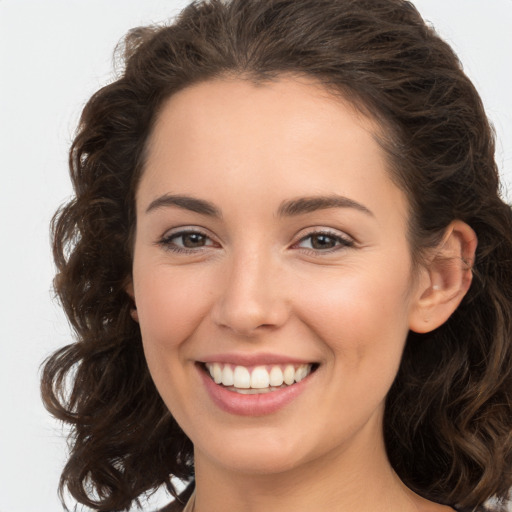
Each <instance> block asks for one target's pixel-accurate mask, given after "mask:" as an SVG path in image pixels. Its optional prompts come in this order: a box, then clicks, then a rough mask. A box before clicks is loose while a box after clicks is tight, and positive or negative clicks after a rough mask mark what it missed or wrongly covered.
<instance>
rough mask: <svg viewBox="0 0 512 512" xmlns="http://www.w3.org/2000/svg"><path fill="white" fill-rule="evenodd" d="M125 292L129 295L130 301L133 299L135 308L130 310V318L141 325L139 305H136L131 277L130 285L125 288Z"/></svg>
mask: <svg viewBox="0 0 512 512" xmlns="http://www.w3.org/2000/svg"><path fill="white" fill-rule="evenodd" d="M124 291H125V292H126V293H127V294H128V295H129V297H130V299H132V302H133V306H132V307H131V308H130V316H131V317H132V319H133V320H134V321H135V322H137V323H139V315H138V313H137V305H136V304H135V293H134V291H133V280H132V278H131V277H130V278H129V281H128V283H127V284H126V285H125V287H124Z"/></svg>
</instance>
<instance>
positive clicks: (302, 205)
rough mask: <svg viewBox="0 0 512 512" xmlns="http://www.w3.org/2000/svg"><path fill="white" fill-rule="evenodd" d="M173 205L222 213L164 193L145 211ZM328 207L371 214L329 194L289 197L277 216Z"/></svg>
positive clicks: (210, 205)
mask: <svg viewBox="0 0 512 512" xmlns="http://www.w3.org/2000/svg"><path fill="white" fill-rule="evenodd" d="M170 206H175V207H178V208H182V209H184V210H189V211H192V212H195V213H199V214H201V215H207V216H209V217H217V218H222V213H221V211H220V210H219V208H217V207H216V206H215V205H214V204H213V203H211V202H210V201H205V200H204V199H197V198H195V197H191V196H184V195H174V194H164V195H163V196H160V197H158V198H157V199H155V200H153V201H152V202H151V203H150V205H149V206H148V207H147V209H146V213H149V212H151V211H153V210H158V209H160V208H165V207H170ZM329 208H353V209H355V210H359V211H361V212H363V213H366V214H367V215H371V216H373V213H372V212H371V211H370V210H369V209H368V208H367V207H366V206H364V205H362V204H361V203H358V202H357V201H354V200H353V199H349V198H348V197H343V196H339V195H329V196H311V197H300V198H298V199H290V200H289V201H285V202H283V203H281V205H280V206H279V209H278V212H277V214H278V216H279V217H292V216H295V215H303V214H305V213H311V212H314V211H317V210H327V209H329Z"/></svg>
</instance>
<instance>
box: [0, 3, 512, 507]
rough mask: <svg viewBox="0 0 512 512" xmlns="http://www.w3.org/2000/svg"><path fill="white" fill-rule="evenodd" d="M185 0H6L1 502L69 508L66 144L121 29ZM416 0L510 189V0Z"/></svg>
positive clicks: (1, 28) (0, 192) (104, 77)
mask: <svg viewBox="0 0 512 512" xmlns="http://www.w3.org/2000/svg"><path fill="white" fill-rule="evenodd" d="M186 3H187V1H186V0H44V1H42V0H0V175H1V181H0V244H1V245H0V247H1V248H0V283H1V292H0V329H1V330H0V333H1V334H0V343H1V348H2V350H1V357H0V414H1V416H0V512H57V511H58V510H61V507H60V504H59V502H58V500H57V497H56V487H57V482H58V478H59V474H60V470H61V468H62V465H63V463H64V461H65V451H66V445H65V441H64V438H63V436H62V429H61V427H60V426H59V425H58V424H57V423H56V422H54V421H53V420H52V419H50V418H49V417H48V415H47V413H46V412H45V411H44V409H43V407H42V405H41V404H40V399H39V389H38V385H39V384H38V378H39V374H38V372H39V365H40V364H41V362H42V360H43V359H44V358H45V357H46V356H47V355H48V354H50V352H52V351H53V350H55V349H56V348H58V347H60V346H62V345H64V344H65V343H67V342H68V341H69V340H70V333H69V329H68V326H67V323H66V320H65V318H64V316H63V314H62V313H61V312H60V310H59V308H58V306H57V305H56V303H55V301H54V300H53V297H52V292H51V280H52V275H53V263H52V261H51V256H50V249H49V237H48V223H49V220H50V218H51V215H52V213H53V212H54V210H55V209H56V208H57V206H58V205H59V204H61V203H62V202H63V201H65V200H66V199H67V198H69V196H70V193H71V189H70V184H69V180H68V177H67V149H68V147H69V144H70V142H71V139H72V135H73V131H74V128H75V126H76V123H77V120H78V116H79V114H80V111H81V108H82V107H83V105H84V103H85V102H86V100H87V99H88V97H89V96H90V95H91V94H92V93H93V92H94V91H95V90H96V89H97V88H99V87H100V86H101V85H102V84H105V83H106V82H107V81H108V80H109V79H110V78H112V76H113V75H112V59H111V56H112V51H113V48H114V47H115V45H116V43H117V42H118V41H119V39H120V38H121V37H122V36H123V34H124V33H125V32H126V31H127V30H128V29H130V28H132V27H134V26H138V25H143V24H148V23H152V22H158V21H161V20H165V19H167V18H169V17H170V16H173V15H175V14H176V13H177V12H178V11H179V9H180V8H181V7H183V6H184V5H185V4H186ZM414 3H415V4H416V5H417V7H418V8H419V10H420V11H421V12H422V14H423V16H424V17H425V18H426V19H427V20H429V21H431V22H432V23H433V24H434V26H435V27H436V28H437V29H438V31H439V32H440V33H441V35H443V36H444V37H445V38H446V39H447V40H448V41H449V42H451V43H452V45H453V46H454V48H455V49H456V51H457V52H458V54H459V56H460V58H461V60H462V62H463V64H464V66H465V69H466V71H467V73H468V74H469V75H470V77H471V78H472V79H473V80H474V82H475V83H476V85H477V88H478V89H479V90H480V92H481V94H482V97H483V100H484V103H485V105H486V108H487V111H488V115H489V116H490V118H491V119H492V121H493V123H494V125H495V127H496V131H497V134H498V153H497V159H498V163H499V164H500V166H501V169H502V174H503V177H504V183H505V184H506V185H507V186H508V188H509V189H510V190H511V192H512V95H511V83H512V71H511V69H512V66H511V50H512V29H511V27H512V0H489V1H487V2H483V1H482V0H415V1H414ZM508 197H509V198H512V194H508ZM157 502H159V503H162V501H161V499H160V500H158V499H156V500H153V505H155V504H156V503H157ZM151 508H152V507H150V506H148V507H147V510H151Z"/></svg>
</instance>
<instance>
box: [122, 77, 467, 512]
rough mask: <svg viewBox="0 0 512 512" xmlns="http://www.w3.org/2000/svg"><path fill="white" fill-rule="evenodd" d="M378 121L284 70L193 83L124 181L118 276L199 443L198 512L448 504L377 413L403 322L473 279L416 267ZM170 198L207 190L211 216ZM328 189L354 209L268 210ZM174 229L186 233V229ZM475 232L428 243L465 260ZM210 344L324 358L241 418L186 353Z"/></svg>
mask: <svg viewBox="0 0 512 512" xmlns="http://www.w3.org/2000/svg"><path fill="white" fill-rule="evenodd" d="M377 130H378V128H377V126H376V125H375V123H373V122H372V121H371V120H370V119H368V118H365V117H363V116H362V115H361V114H358V113H356V111H355V109H353V108H352V107H351V106H350V104H349V103H345V102H343V101H341V100H340V99H339V98H336V99H335V98H332V97H330V96H329V95H328V94H327V93H326V92H325V91H324V90H323V89H322V88H321V87H320V86H318V85H315V84H314V83H312V82H308V81H306V80H305V79H301V80H299V79H294V78H291V77H282V78H281V79H280V80H278V81H276V82H272V83H266V84H264V85H258V86H256V85H254V84H252V83H250V82H248V81H244V80H240V79H223V80H221V79H218V80H215V81H208V82H204V83H201V84H197V85H194V86H191V87H188V88H186V89H184V90H182V91H180V92H179V93H177V94H175V95H174V96H172V97H171V98H170V99H169V100H168V101H167V103H166V104H165V105H164V107H163V109H162V111H161V113H160V116H159V118H158V120H157V123H156V126H155V128H154V131H153V133H152V135H151V138H150V141H149V152H148V159H147V163H146V167H145V171H144V174H143V176H142V179H141V182H140V185H139V188H138V192H137V198H136V203H137V226H136V236H135V246H134V261H133V282H132V283H131V284H130V286H129V287H128V291H129V293H130V294H131V295H132V296H133V297H134V300H135V303H136V307H137V309H136V311H134V313H133V316H134V318H135V319H136V320H137V321H138V322H139V323H140V328H141V332H142V337H143V343H144V350H145V354H146V358H147V362H148V366H149V369H150V371H151V374H152V376H153V379H154V381H155V383H156V386H157V388H158V390H159V392H160V394H161V395H162V397H163V400H164V401H165V403H166V405H167V406H168V407H169V409H170V411H171V412H172V414H173V416H174V417H175V418H176V420H177V421H178V423H179V424H180V425H181V427H182V428H183V430H184V431H185V432H186V433H187V435H188V436H189V437H190V439H191V440H192V441H193V443H194V449H195V464H196V483H197V500H196V511H199V512H206V511H208V512H217V511H219V512H220V511H221V510H222V511H224V510H244V511H251V512H258V511H263V510H265V511H274V510H275V511H280V512H287V511H292V510H293V511H295V512H296V511H304V512H305V511H311V510H323V511H334V510H336V511H339V510H358V511H361V512H364V511H372V512H375V511H391V510H393V511H396V510H400V511H404V512H407V511H437V510H451V509H450V508H448V507H444V506H441V505H438V504H434V503H432V502H429V501H427V500H424V499H423V498H420V497H419V496H417V495H416V494H414V493H412V492H411V491H410V490H409V489H407V488H406V487H405V486H404V485H403V484H402V482H401V481H400V479H399V478H398V476H397V475H396V474H395V473H394V472H393V470H392V468H391V466H390V464H389V462H388V459H387V457H386V453H385V446H384V442H383V436H382V421H383V411H384V400H385V397H386V394H387V392H388V390H389V388H390V386H391V384H392V382H393V379H394V377H395V375H396V372H397V370H398V366H399V363H400V357H401V354H402V350H403V347H404V343H405V339H406V336H407V333H408V331H409V329H414V330H416V331H420V332H421V331H428V330H431V329H433V328H435V327H437V326H438V325H440V324H441V323H443V322H444V321H445V320H446V318H448V316H449V315H450V314H451V312H453V310H454V309H455V307H456V306H457V305H458V303H459V302H460V299H461V298H462V296H463V295H464V293H465V291H466V290H467V288H468V286H469V283H470V280H471V277H470V272H469V273H468V271H467V269H464V268H462V266H461V265H460V264H453V265H450V264H446V262H445V264H444V265H437V264H436V261H437V258H436V257H435V256H432V257H431V258H430V260H429V261H430V265H426V266H424V267H422V268H421V269H413V268H412V264H411V250H410V247H409V244H408V240H407V236H406V233H407V220H408V213H407V212H408V203H407V198H406V197H405V196H404V194H403V193H402V191H401V190H400V189H398V188H397V187H396V186H395V185H394V184H393V182H392V181H391V179H390V177H389V174H388V171H387V161H386V155H385V154H384V152H383V150H382V148H381V147H380V146H379V144H378V143H377V142H376V140H375V138H374V134H375V133H376V132H377ZM169 195H179V196H187V197H188V196H190V197H193V198H196V199H200V200H203V201H208V202H209V203H211V204H212V205H213V207H214V208H215V209H216V210H217V211H218V212H217V213H219V215H217V216H215V215H211V214H206V213H205V212H203V213H200V212H197V211H191V210H190V209H189V208H188V207H187V205H184V203H182V204H181V206H179V205H176V204H172V203H173V202H172V201H168V200H167V199H162V198H163V197H168V196H169ZM333 195H337V196H338V197H344V198H348V199H350V200H351V201H353V202H357V203H358V204H359V205H362V206H363V207H364V209H365V210H367V211H364V210H363V209H362V208H359V207H353V206H350V205H348V206H347V205H345V206H341V207H340V206H337V207H330V208H321V209H315V210H313V211H309V212H302V213H300V214H295V215H286V214H281V215H280V214H279V210H280V208H282V206H283V204H285V203H286V202H287V201H292V200H296V199H298V198H303V197H311V196H314V197H317V196H329V197H333ZM155 201H156V202H155ZM188 206H190V204H188ZM210 213H211V212H210ZM281 213H282V212H281ZM184 228H185V231H195V232H199V233H200V235H199V237H196V238H190V237H185V238H183V236H181V235H180V232H181V233H183V231H184ZM319 232H321V233H325V234H326V235H327V237H326V238H323V239H319V238H318V233H319ZM315 233H316V234H317V235H315ZM312 235H315V236H313V237H312ZM319 241H323V242H324V245H323V246H322V245H321V244H320V245H318V242H319ZM191 242H195V243H196V245H195V246H193V247H192V248H190V247H189V248H188V251H187V252H183V249H184V245H187V244H188V245H190V244H191ZM475 246H476V238H475V237H474V234H472V231H471V229H470V228H469V227H467V226H466V225H464V224H463V223H460V222H455V223H453V225H452V226H451V227H450V229H449V230H448V231H447V236H446V237H445V239H444V240H443V243H442V246H441V247H440V248H439V251H438V253H437V255H439V254H442V255H443V256H445V257H446V256H448V257H450V258H451V257H454V261H457V262H458V261H460V256H461V255H464V256H465V257H466V260H468V258H469V259H471V255H472V253H473V252H474V248H475ZM323 247H327V248H323ZM180 249H181V252H176V250H180ZM457 258H458V259H457ZM413 277H414V278H413ZM220 353H236V354H260V353H267V354H268V353H270V354H279V355H284V356H289V357H293V358H299V359H301V360H306V361H311V362H315V363H318V364H319V367H318V370H317V371H316V372H314V373H313V374H312V375H311V377H310V379H309V381H308V382H307V385H306V386H305V389H304V391H303V392H302V394H300V395H299V396H298V397H296V398H295V399H294V400H293V401H292V402H291V403H289V404H287V405H286V406H285V407H283V408H281V409H279V410H278V411H276V412H273V413H272V414H265V415H262V416H256V417H255V416H239V415H235V414H230V413H228V412H225V411H223V410H221V409H219V407H217V406H216V405H215V404H214V403H213V402H212V400H211V398H210V396H209V395H208V393H207V392H206V390H205V386H204V384H203V382H202V380H201V378H200V373H199V370H198V367H197V364H196V363H197V361H202V360H204V358H206V357H210V356H213V355H215V354H220Z"/></svg>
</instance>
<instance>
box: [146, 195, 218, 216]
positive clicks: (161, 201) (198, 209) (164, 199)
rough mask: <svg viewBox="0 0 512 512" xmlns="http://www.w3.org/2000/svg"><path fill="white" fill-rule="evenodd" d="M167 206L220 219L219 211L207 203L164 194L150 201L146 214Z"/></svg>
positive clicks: (192, 198)
mask: <svg viewBox="0 0 512 512" xmlns="http://www.w3.org/2000/svg"><path fill="white" fill-rule="evenodd" d="M169 206H177V207H178V208H182V209H184V210H189V211H191V212H195V213H200V214H201V215H208V216H210V217H218V218H221V217H222V214H221V211H220V210H219V209H218V208H217V207H216V206H215V205H214V204H213V203H210V202H209V201H205V200H204V199H197V198H195V197H191V196H183V195H173V194H164V195H163V196H160V197H158V198H157V199H155V200H154V201H151V204H150V205H149V206H148V207H147V209H146V213H149V212H151V211H153V210H158V209H160V208H165V207H169Z"/></svg>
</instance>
